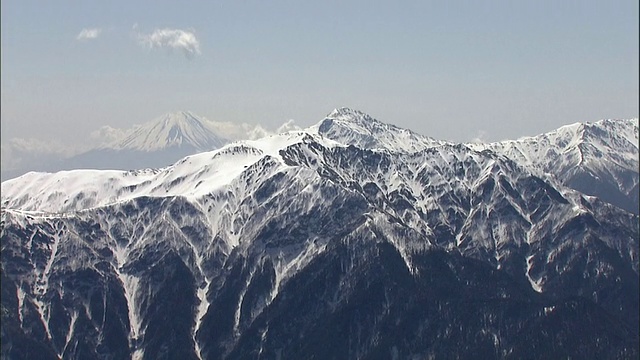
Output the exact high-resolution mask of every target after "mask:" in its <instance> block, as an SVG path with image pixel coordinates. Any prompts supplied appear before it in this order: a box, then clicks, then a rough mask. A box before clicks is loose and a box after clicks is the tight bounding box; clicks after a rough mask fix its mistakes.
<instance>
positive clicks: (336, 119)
mask: <svg viewBox="0 0 640 360" xmlns="http://www.w3.org/2000/svg"><path fill="white" fill-rule="evenodd" d="M308 130H309V132H312V133H317V134H319V135H321V136H323V137H325V138H329V139H331V140H334V141H336V142H338V143H341V144H343V145H354V146H357V147H361V148H364V149H386V150H389V151H391V152H417V151H421V150H424V149H426V148H430V147H433V146H438V145H441V144H443V143H444V142H442V141H437V140H435V139H432V138H429V137H426V136H422V135H420V134H417V133H414V132H413V131H411V130H407V129H402V128H399V127H397V126H394V125H391V124H386V123H383V122H381V121H378V120H376V119H374V118H373V117H371V116H370V115H368V114H365V113H363V112H361V111H358V110H353V109H350V108H346V107H343V108H339V109H335V110H333V111H332V112H331V113H329V114H328V115H327V116H326V117H325V118H324V119H323V120H322V121H320V122H319V123H318V124H316V125H314V126H312V127H311V128H309V129H308Z"/></svg>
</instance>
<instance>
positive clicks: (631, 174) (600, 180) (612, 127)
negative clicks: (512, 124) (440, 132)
mask: <svg viewBox="0 0 640 360" xmlns="http://www.w3.org/2000/svg"><path fill="white" fill-rule="evenodd" d="M639 141H640V140H639V138H638V119H627V120H600V121H597V122H594V123H576V124H573V125H567V126H563V127H561V128H559V129H557V130H555V131H552V132H549V133H545V134H541V135H538V136H534V137H525V138H521V139H518V140H508V141H502V142H497V143H491V144H468V145H469V146H470V147H472V148H474V149H476V150H483V149H490V150H492V151H495V152H496V153H499V154H503V155H505V156H507V157H508V158H510V159H512V160H514V161H516V162H518V163H520V164H523V165H525V166H528V167H529V168H531V169H532V170H534V171H538V172H540V173H549V174H551V175H552V176H554V177H555V178H556V179H558V180H559V181H560V182H561V183H563V184H564V185H566V186H569V187H571V188H573V189H576V190H578V191H580V192H582V193H584V194H587V195H593V196H597V197H599V198H601V199H602V200H604V201H607V202H609V203H610V204H613V205H616V206H618V207H620V208H622V209H625V210H627V211H631V212H633V213H635V214H638V211H639V207H640V203H639V202H638V198H639V196H640V195H639V194H640V193H639V192H638V179H639V176H638V167H639V159H638V157H639V150H638V142H639Z"/></svg>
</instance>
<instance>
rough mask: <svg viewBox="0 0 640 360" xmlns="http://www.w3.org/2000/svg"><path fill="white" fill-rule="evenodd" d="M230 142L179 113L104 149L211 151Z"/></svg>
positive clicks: (193, 117) (205, 123)
mask: <svg viewBox="0 0 640 360" xmlns="http://www.w3.org/2000/svg"><path fill="white" fill-rule="evenodd" d="M227 142H228V140H227V139H224V138H222V137H221V136H219V135H218V134H216V133H215V131H214V130H213V128H212V126H211V124H210V123H209V122H208V121H207V120H205V119H203V118H201V117H198V116H196V115H194V114H193V113H191V112H188V111H179V112H174V113H169V114H165V115H163V116H160V117H158V118H156V119H154V120H152V121H150V122H148V123H145V124H143V125H141V126H139V127H136V128H134V129H133V131H132V132H131V133H130V134H129V135H128V136H126V137H125V138H124V139H122V140H119V141H116V142H114V143H112V144H108V145H107V146H105V148H110V149H114V150H125V149H127V150H138V151H157V150H162V149H166V148H170V147H185V148H187V147H188V148H192V149H194V150H198V151H209V150H213V149H217V148H219V147H221V146H222V145H224V144H226V143H227Z"/></svg>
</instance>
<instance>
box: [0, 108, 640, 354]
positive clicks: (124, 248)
mask: <svg viewBox="0 0 640 360" xmlns="http://www.w3.org/2000/svg"><path fill="white" fill-rule="evenodd" d="M339 112H340V114H336V112H333V113H332V114H330V115H329V116H328V117H327V118H326V119H324V120H323V121H321V122H320V123H319V124H318V125H316V126H315V127H312V128H311V129H308V130H307V131H301V132H291V133H286V134H281V135H278V136H271V137H267V138H264V139H261V140H257V141H244V142H239V143H234V144H230V145H227V146H225V147H223V148H221V149H220V150H216V151H213V152H209V153H202V154H198V155H193V156H190V157H187V158H185V159H183V160H181V161H179V162H178V163H176V164H174V165H173V166H170V167H168V168H164V169H161V170H154V171H151V170H149V171H143V172H113V171H110V172H105V171H72V172H65V173H58V174H29V175H27V176H25V177H22V178H19V179H16V180H12V181H9V182H4V183H3V184H2V205H3V209H2V219H1V221H2V224H1V231H2V233H1V241H2V252H1V256H2V320H3V321H2V340H3V341H2V354H3V356H6V357H9V358H30V357H31V356H33V355H34V354H43V355H41V356H40V357H41V358H46V357H47V356H48V357H50V358H58V357H62V358H69V359H72V358H82V359H91V358H105V357H111V358H134V359H138V358H145V359H158V358H167V359H168V358H185V359H190V358H193V359H223V358H225V359H236V358H237V359H245V358H385V359H386V358H398V359H402V358H411V357H412V356H417V357H419V358H426V357H429V356H438V355H442V354H449V355H451V356H454V357H455V356H459V357H482V358H504V357H509V358H522V357H531V356H534V357H538V358H548V357H549V356H551V355H553V356H554V357H557V356H561V357H562V356H571V357H594V356H596V357H623V358H626V357H635V356H638V352H639V349H638V338H639V337H638V331H637V324H638V322H639V319H638V311H639V310H640V309H639V299H638V291H639V289H638V283H639V277H638V248H639V243H638V241H639V240H638V238H639V236H640V233H639V230H638V216H637V215H634V214H631V213H629V212H626V211H624V210H621V209H619V208H617V207H614V206H611V205H609V204H607V203H605V202H602V201H601V200H599V199H598V198H594V197H587V196H584V195H582V194H581V193H579V192H577V191H574V190H571V189H569V188H567V187H564V186H563V185H561V184H560V183H559V182H558V181H556V180H555V179H554V178H548V177H544V176H540V175H539V174H537V173H536V172H533V171H531V170H530V169H529V168H528V167H526V166H522V165H520V164H518V163H516V162H514V161H512V160H510V159H508V158H506V157H505V156H501V155H497V154H496V153H495V152H493V151H481V152H478V151H475V150H472V149H470V148H469V147H467V146H465V145H453V144H447V143H444V142H437V141H435V140H430V139H428V138H424V137H419V135H415V134H413V133H410V132H408V131H406V130H402V129H398V128H395V127H393V126H390V125H386V126H387V127H383V125H384V124H382V123H379V122H377V121H375V120H373V119H371V118H370V117H369V116H365V115H363V114H362V113H356V118H355V119H354V121H353V123H354V124H356V125H353V128H352V129H351V130H350V129H349V127H348V126H349V121H347V120H348V119H349V114H350V113H351V114H353V113H354V112H353V111H349V110H348V109H341V110H340V111H339ZM338 115H339V116H338ZM337 117H340V119H337ZM328 119H330V120H331V121H329V122H328ZM337 122H340V126H341V127H340V129H339V130H340V131H339V132H335V131H333V130H332V129H333V126H335V125H336V123H337ZM363 122H364V123H363ZM381 124H382V125H381ZM363 128H368V129H374V128H384V129H385V130H384V131H380V132H379V134H378V135H376V134H377V133H378V132H376V131H370V132H369V133H367V135H366V136H367V138H366V139H369V140H367V142H366V143H364V142H363V140H362V138H360V137H358V136H355V135H354V134H362V133H363V130H362V129H363ZM350 131H351V132H350ZM403 134H404V135H403ZM407 134H408V135H407ZM369 136H373V140H371V139H370V138H368V137H369ZM394 142H395V144H394Z"/></svg>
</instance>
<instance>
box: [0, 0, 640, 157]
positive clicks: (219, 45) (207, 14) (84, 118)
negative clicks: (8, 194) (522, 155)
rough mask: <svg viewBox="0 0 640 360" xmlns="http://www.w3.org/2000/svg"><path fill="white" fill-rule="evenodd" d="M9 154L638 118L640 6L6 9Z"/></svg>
mask: <svg viewBox="0 0 640 360" xmlns="http://www.w3.org/2000/svg"><path fill="white" fill-rule="evenodd" d="M1 10H2V12H1V13H2V22H1V25H2V31H1V34H2V59H1V60H2V62H1V64H2V104H1V105H2V106H1V109H2V117H1V120H2V140H3V141H5V140H7V139H9V138H12V137H23V138H28V137H33V138H37V139H41V140H51V139H57V140H61V141H64V142H66V143H69V144H71V143H73V142H74V141H78V139H82V138H86V136H85V135H86V134H88V133H89V132H91V131H93V130H95V129H97V128H99V127H100V126H103V125H110V126H114V127H129V126H131V125H132V124H135V123H142V122H146V121H149V120H151V119H153V118H156V117H158V116H159V115H162V114H163V113H165V112H170V111H176V110H190V111H192V112H194V113H196V114H199V115H202V116H205V117H206V118H208V119H211V120H218V121H233V122H247V123H253V124H257V123H260V124H262V125H263V126H265V127H267V128H271V129H275V128H276V127H277V126H278V125H279V124H281V123H283V122H285V121H287V120H289V119H294V120H295V121H296V123H297V124H298V125H300V126H307V125H311V124H312V123H315V122H317V121H320V120H321V119H322V118H323V116H324V115H326V114H327V113H328V112H330V111H331V110H332V109H333V108H335V107H341V106H348V107H352V108H356V109H359V110H362V111H365V112H367V113H369V114H371V115H373V116H374V117H376V118H378V119H380V120H382V121H385V122H390V123H394V124H396V125H398V126H401V127H405V128H410V129H413V130H415V131H417V132H419V133H422V134H424V135H429V136H432V137H436V138H440V139H447V140H453V141H468V140H471V139H473V138H476V137H478V136H480V135H482V136H483V138H484V139H486V140H499V139H505V138H516V137H519V136H522V135H535V134H537V133H540V132H544V131H548V130H551V129H554V128H556V127H559V126H561V125H564V124H569V123H573V122H577V121H594V120H598V119H601V118H629V117H637V116H638V107H639V105H638V97H639V91H638V88H639V84H638V76H639V74H638V68H639V64H638V53H639V49H638V41H639V39H638V33H639V25H638V12H639V9H638V1H637V0H625V1H556V0H554V1H526V2H525V1H455V2H453V1H438V2H436V1H416V2H412V1H404V2H391V1H385V2H381V1H313V2H312V1H223V2H221V1H193V2H188V3H187V2H182V1H171V2H168V1H24V0H20V1H18V0H13V1H2V9H1Z"/></svg>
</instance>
